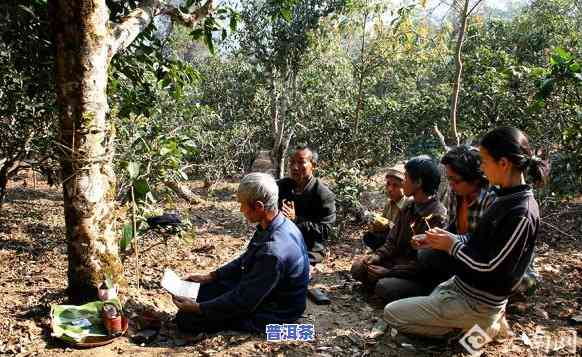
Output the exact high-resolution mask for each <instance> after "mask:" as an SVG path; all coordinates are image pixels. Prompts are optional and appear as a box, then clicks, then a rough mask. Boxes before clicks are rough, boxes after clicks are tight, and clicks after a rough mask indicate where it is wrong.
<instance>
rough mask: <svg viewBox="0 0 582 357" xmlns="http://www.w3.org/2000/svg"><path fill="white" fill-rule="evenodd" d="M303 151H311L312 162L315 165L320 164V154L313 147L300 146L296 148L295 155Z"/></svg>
mask: <svg viewBox="0 0 582 357" xmlns="http://www.w3.org/2000/svg"><path fill="white" fill-rule="evenodd" d="M301 150H309V152H311V162H313V163H314V164H317V163H318V161H319V153H318V152H317V150H315V149H314V148H313V147H312V146H311V145H308V144H298V145H297V146H295V151H294V153H295V152H297V151H301Z"/></svg>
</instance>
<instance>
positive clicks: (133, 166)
mask: <svg viewBox="0 0 582 357" xmlns="http://www.w3.org/2000/svg"><path fill="white" fill-rule="evenodd" d="M139 167H140V163H139V162H135V161H130V162H128V163H127V172H128V173H129V178H130V179H132V180H133V179H135V178H136V177H137V176H138V175H139Z"/></svg>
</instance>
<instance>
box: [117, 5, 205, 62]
mask: <svg viewBox="0 0 582 357" xmlns="http://www.w3.org/2000/svg"><path fill="white" fill-rule="evenodd" d="M212 4H213V0H207V1H206V3H205V4H204V5H202V6H201V7H199V8H196V9H195V8H194V7H191V8H190V9H189V12H188V13H184V12H182V11H181V10H180V9H179V8H177V7H174V6H166V7H164V5H163V4H162V3H161V2H160V1H159V0H146V1H144V2H143V4H142V5H141V6H140V7H138V8H136V9H135V10H133V11H132V12H131V13H129V15H127V16H125V17H123V18H122V20H121V22H119V23H117V24H114V25H113V26H112V29H111V43H110V46H111V47H110V51H109V56H110V57H113V56H114V55H115V54H116V53H117V52H118V51H119V50H121V49H124V48H127V47H128V46H129V45H130V44H131V43H132V42H133V41H134V40H135V38H136V37H137V36H138V35H139V34H140V33H142V32H143V31H144V30H145V28H146V27H148V26H149V25H150V23H151V22H152V20H153V19H154V17H156V16H158V15H169V16H171V17H172V18H174V19H175V20H177V21H179V22H181V23H183V24H185V25H186V26H190V27H192V26H194V25H196V24H197V23H199V22H200V20H201V19H203V18H204V17H206V16H207V15H208V14H209V13H210V12H211V11H212Z"/></svg>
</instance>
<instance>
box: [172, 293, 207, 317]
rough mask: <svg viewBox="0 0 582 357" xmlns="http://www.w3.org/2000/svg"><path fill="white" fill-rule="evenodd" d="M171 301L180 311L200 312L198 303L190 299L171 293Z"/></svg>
mask: <svg viewBox="0 0 582 357" xmlns="http://www.w3.org/2000/svg"><path fill="white" fill-rule="evenodd" d="M172 302H173V303H174V305H176V307H177V308H178V309H180V310H182V311H186V312H193V313H195V314H200V313H201V311H200V304H198V303H197V302H194V301H192V300H191V299H188V298H184V297H180V296H175V295H172Z"/></svg>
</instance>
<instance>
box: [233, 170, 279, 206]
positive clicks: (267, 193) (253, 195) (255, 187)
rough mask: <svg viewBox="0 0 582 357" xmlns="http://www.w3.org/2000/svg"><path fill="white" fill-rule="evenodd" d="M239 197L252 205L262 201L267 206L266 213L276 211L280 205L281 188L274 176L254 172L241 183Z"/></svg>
mask: <svg viewBox="0 0 582 357" xmlns="http://www.w3.org/2000/svg"><path fill="white" fill-rule="evenodd" d="M238 196H239V199H240V200H244V201H245V202H247V203H251V204H252V203H255V202H257V201H261V202H262V203H263V204H264V205H265V210H266V211H274V210H276V209H277V205H278V200H279V187H278V186H277V182H275V178H273V176H271V175H269V174H264V173H260V172H253V173H251V174H248V175H246V176H245V177H243V178H242V180H241V181H240V184H239V186H238Z"/></svg>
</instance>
